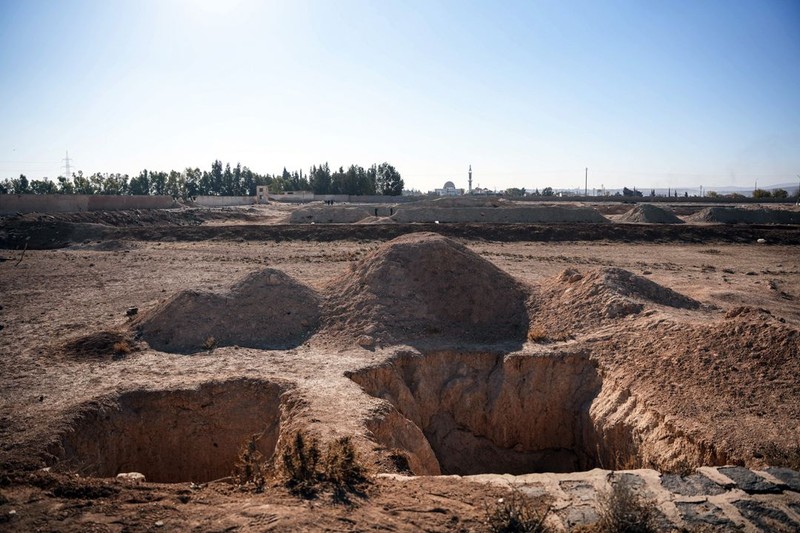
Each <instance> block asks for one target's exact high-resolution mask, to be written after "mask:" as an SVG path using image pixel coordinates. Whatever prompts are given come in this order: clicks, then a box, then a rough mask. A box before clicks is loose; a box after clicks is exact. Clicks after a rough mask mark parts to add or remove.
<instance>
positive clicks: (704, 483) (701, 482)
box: [661, 474, 725, 496]
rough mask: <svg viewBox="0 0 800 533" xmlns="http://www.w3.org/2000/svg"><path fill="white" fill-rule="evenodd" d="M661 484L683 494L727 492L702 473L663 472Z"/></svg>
mask: <svg viewBox="0 0 800 533" xmlns="http://www.w3.org/2000/svg"><path fill="white" fill-rule="evenodd" d="M661 486H662V487H664V488H665V489H667V490H668V491H670V492H674V493H676V494H680V495H681V496H716V495H717V494H722V493H723V492H725V489H724V488H722V487H720V486H719V485H717V484H716V483H714V482H713V481H711V480H710V479H708V478H707V477H705V476H704V475H702V474H691V475H688V476H679V475H677V474H663V475H662V476H661Z"/></svg>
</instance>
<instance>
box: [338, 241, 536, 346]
mask: <svg viewBox="0 0 800 533" xmlns="http://www.w3.org/2000/svg"><path fill="white" fill-rule="evenodd" d="M327 297H328V306H329V308H328V313H329V315H328V317H327V321H328V324H327V326H326V329H327V330H328V331H329V332H331V333H333V334H335V335H338V336H341V335H350V336H354V337H358V336H360V335H367V336H371V337H373V338H374V339H375V340H380V341H382V342H388V341H409V342H411V341H414V340H418V339H421V338H425V337H436V338H447V339H459V340H461V339H463V340H471V341H478V342H496V341H502V340H522V339H524V338H525V333H526V331H527V326H528V315H527V312H526V306H525V302H526V298H527V295H526V292H525V291H524V290H523V289H522V287H521V286H520V284H519V283H518V282H517V281H515V280H514V279H513V278H512V277H511V276H509V275H508V274H506V273H505V272H503V271H502V270H500V269H499V268H497V267H496V266H495V265H493V264H492V263H490V262H489V261H486V260H485V259H483V258H481V257H480V256H478V255H477V254H476V253H474V252H472V251H470V250H468V249H467V248H466V247H464V246H462V245H460V244H458V243H456V242H454V241H452V240H450V239H447V238H446V237H442V236H441V235H438V234H435V233H414V234H409V235H404V236H402V237H398V238H397V239H394V240H392V241H389V242H388V243H386V244H384V245H382V246H381V247H380V248H378V249H377V250H375V251H374V252H372V253H371V254H369V255H368V256H367V257H365V258H364V259H363V260H361V261H360V262H359V263H358V264H356V265H355V267H354V270H353V271H352V272H349V273H347V274H345V275H344V276H342V277H340V278H338V279H336V280H334V281H333V282H332V283H331V284H330V285H329V287H328V296H327Z"/></svg>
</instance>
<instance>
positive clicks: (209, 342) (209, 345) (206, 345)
mask: <svg viewBox="0 0 800 533" xmlns="http://www.w3.org/2000/svg"><path fill="white" fill-rule="evenodd" d="M216 347H217V339H215V338H214V337H208V338H207V339H206V340H205V341H203V349H204V350H206V351H209V352H210V351H211V350H213V349H214V348H216Z"/></svg>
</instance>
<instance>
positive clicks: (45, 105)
mask: <svg viewBox="0 0 800 533" xmlns="http://www.w3.org/2000/svg"><path fill="white" fill-rule="evenodd" d="M0 126H1V127H0V179H5V178H13V177H18V175H19V174H20V173H24V174H25V175H26V176H28V178H29V179H40V178H42V177H49V178H50V179H55V178H56V177H57V176H58V175H60V174H63V173H64V170H63V165H64V161H63V159H64V157H65V153H66V152H67V151H69V156H70V158H71V159H72V161H71V164H72V170H73V171H75V170H78V169H80V170H82V171H83V172H84V174H92V173H94V172H121V173H127V174H130V175H134V174H138V173H139V171H140V170H142V169H150V170H171V169H176V170H182V169H184V168H186V167H199V168H201V169H210V167H211V162H212V161H214V160H215V159H219V160H221V161H223V162H230V163H231V164H232V165H235V164H236V163H237V162H239V163H241V164H242V165H246V166H248V167H250V168H251V169H252V170H254V171H256V172H260V173H278V172H281V171H282V170H283V168H284V167H286V168H287V169H289V170H295V169H303V170H304V171H307V170H308V169H309V168H310V167H311V165H315V164H320V163H323V162H328V163H329V164H330V166H331V167H332V168H338V167H339V166H345V167H346V166H348V165H350V164H359V165H361V166H364V167H367V166H369V165H371V164H373V163H380V162H383V161H388V162H389V163H391V164H393V165H394V166H395V167H396V168H397V169H398V171H399V172H400V173H401V174H402V176H403V178H404V180H405V183H406V188H413V189H419V190H422V191H427V190H432V189H434V188H436V187H441V186H442V184H443V183H444V182H445V181H447V180H451V181H454V182H455V184H456V186H457V187H464V188H466V187H467V169H468V167H469V165H472V168H473V180H474V181H473V186H481V187H487V188H490V189H497V190H503V189H505V188H508V187H525V188H529V189H532V188H542V187H546V186H551V187H554V188H583V186H584V177H585V172H586V170H585V169H586V168H588V186H589V188H590V190H591V189H594V188H598V189H599V188H601V187H606V188H618V187H622V186H629V187H632V186H636V187H638V188H640V189H645V188H650V187H697V186H699V185H704V186H705V187H706V189H709V188H712V187H713V186H727V185H733V186H742V187H748V186H751V185H753V184H755V183H756V182H758V183H759V185H761V184H763V185H768V184H775V183H794V182H797V180H798V178H797V176H798V175H799V174H800V2H799V1H797V0H752V1H751V0H686V1H684V0H668V1H665V0H633V1H621V0H602V1H600V0H590V1H582V0H552V1H551V0H528V1H522V2H514V1H510V0H507V1H488V0H487V1H482V2H473V1H469V0H457V1H435V0H418V1H415V0H408V1H399V0H397V1H395V0H371V1H356V0H308V1H304V0H285V1H284V0H137V1H132V0H60V1H56V0H18V1H14V0H0Z"/></svg>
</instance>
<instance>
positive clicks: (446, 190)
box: [436, 181, 464, 196]
mask: <svg viewBox="0 0 800 533" xmlns="http://www.w3.org/2000/svg"><path fill="white" fill-rule="evenodd" d="M436 194H437V196H461V195H462V194H464V189H456V186H455V184H454V183H453V182H452V181H447V182H445V184H444V187H442V188H441V189H436Z"/></svg>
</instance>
